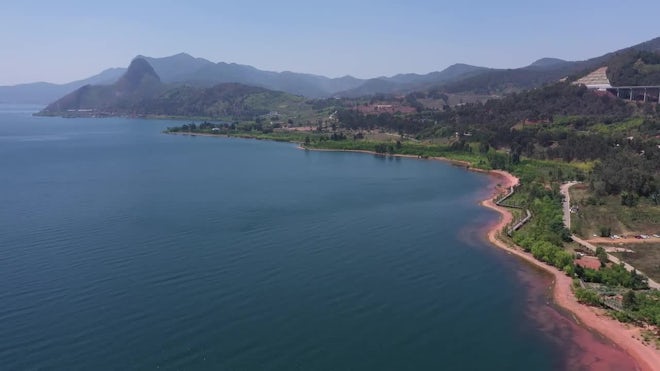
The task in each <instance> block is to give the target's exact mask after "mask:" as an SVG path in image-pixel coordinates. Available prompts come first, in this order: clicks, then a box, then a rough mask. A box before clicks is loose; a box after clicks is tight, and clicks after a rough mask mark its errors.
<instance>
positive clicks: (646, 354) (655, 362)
mask: <svg viewBox="0 0 660 371" xmlns="http://www.w3.org/2000/svg"><path fill="white" fill-rule="evenodd" d="M491 174H494V175H495V176H496V177H497V182H498V183H499V184H500V187H502V188H503V189H508V188H509V187H511V186H513V185H515V184H517V183H518V178H516V177H514V176H513V175H511V174H509V173H507V172H504V171H499V170H495V171H492V172H491ZM496 192H497V190H496ZM492 196H493V195H490V196H489V197H488V198H487V199H486V200H484V201H483V202H482V205H483V206H485V207H488V208H490V209H493V210H496V211H497V212H499V213H500V215H501V218H500V220H499V222H498V223H497V224H495V225H493V226H491V228H490V229H489V230H488V240H489V241H490V242H491V243H492V244H494V245H495V246H497V247H500V248H502V249H504V250H506V251H507V252H508V253H510V254H514V255H516V256H518V257H519V258H521V259H523V260H525V261H527V262H529V263H531V264H533V265H535V266H537V267H539V268H541V269H543V270H545V271H547V272H549V273H551V274H552V275H553V276H554V287H553V299H554V301H555V303H556V304H557V305H559V306H560V307H561V308H563V309H566V310H568V311H569V312H571V315H572V316H573V318H574V319H575V321H576V322H577V323H579V324H581V325H583V326H586V327H587V328H590V329H592V330H595V331H596V332H598V333H600V334H602V335H603V336H605V337H606V338H607V339H609V340H611V341H612V342H613V343H614V344H616V345H618V346H619V347H621V349H623V350H624V351H625V352H626V353H628V354H629V355H630V356H631V357H633V358H634V360H635V361H636V362H637V364H638V367H639V369H641V370H660V351H658V350H656V349H653V348H652V347H651V346H647V345H644V344H643V343H642V342H641V341H640V340H638V339H639V329H637V328H634V327H632V326H627V325H625V324H622V323H620V322H618V321H616V320H614V319H611V318H610V317H608V316H607V315H606V314H605V313H604V312H603V311H602V310H599V309H597V308H593V307H589V306H586V305H582V304H580V303H578V302H577V300H576V299H575V296H574V295H573V293H572V291H571V284H572V279H571V278H570V277H568V276H566V275H565V274H564V273H563V272H561V271H559V270H558V269H556V268H554V267H552V266H549V265H547V264H545V263H542V262H540V261H538V260H536V259H534V257H532V256H531V255H530V254H527V253H525V252H523V251H522V250H521V249H514V248H510V247H509V246H507V245H506V244H505V243H504V242H502V241H501V240H500V239H499V238H498V235H499V234H500V233H501V231H502V230H503V228H504V227H505V226H506V225H507V224H509V223H510V222H511V220H512V219H513V216H512V214H511V213H510V212H509V211H508V210H507V209H506V208H502V207H499V206H497V205H495V203H494V202H493V199H492ZM601 350H602V351H606V349H601ZM584 356H585V357H589V358H593V359H592V360H591V361H590V362H589V364H590V366H589V368H590V369H592V370H602V369H609V367H608V364H607V356H606V355H602V356H600V355H597V354H589V353H587V354H585V355H584Z"/></svg>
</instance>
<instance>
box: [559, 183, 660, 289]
mask: <svg viewBox="0 0 660 371" xmlns="http://www.w3.org/2000/svg"><path fill="white" fill-rule="evenodd" d="M577 183H578V182H568V183H564V184H562V185H561V187H560V192H561V194H562V195H563V196H564V205H563V206H564V207H563V208H564V225H565V226H566V228H568V229H569V230H570V229H571V194H570V192H569V189H570V188H571V186H573V185H574V184H577ZM571 238H572V239H573V241H575V242H577V243H579V244H580V245H582V246H584V247H586V248H588V249H590V250H591V251H593V252H596V246H595V245H592V244H591V243H589V242H587V241H585V240H583V239H581V238H580V237H578V236H576V235H574V234H571ZM607 258H608V259H609V260H610V261H611V262H612V263H614V264H619V263H621V260H619V258H617V257H616V256H614V255H610V254H607ZM623 266H624V267H626V269H627V270H628V271H632V270H637V271H639V270H638V269H635V267H633V266H632V265H630V264H628V263H626V262H623ZM647 278H648V277H647ZM649 287H650V288H652V289H656V290H660V284H659V283H657V282H655V281H653V280H652V279H650V278H649Z"/></svg>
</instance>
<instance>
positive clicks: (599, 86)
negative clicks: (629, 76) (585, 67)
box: [574, 67, 612, 91]
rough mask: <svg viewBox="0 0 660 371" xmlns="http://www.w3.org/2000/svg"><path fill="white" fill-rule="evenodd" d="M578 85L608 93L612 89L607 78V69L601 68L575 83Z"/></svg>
mask: <svg viewBox="0 0 660 371" xmlns="http://www.w3.org/2000/svg"><path fill="white" fill-rule="evenodd" d="M574 84H576V85H584V86H586V87H587V89H591V90H599V91H606V90H607V89H611V88H612V85H611V84H610V79H608V78H607V67H601V68H599V69H597V70H595V71H594V72H592V73H590V74H588V75H587V76H585V77H583V78H581V79H579V80H577V81H576V82H574Z"/></svg>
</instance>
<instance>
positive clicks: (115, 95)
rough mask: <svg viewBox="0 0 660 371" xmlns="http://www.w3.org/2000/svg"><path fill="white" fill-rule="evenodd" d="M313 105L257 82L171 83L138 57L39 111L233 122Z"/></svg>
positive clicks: (293, 113) (301, 111)
mask: <svg viewBox="0 0 660 371" xmlns="http://www.w3.org/2000/svg"><path fill="white" fill-rule="evenodd" d="M170 71H172V72H174V71H176V70H175V69H171V70H170ZM310 110H311V106H310V105H309V104H308V103H307V100H306V99H305V98H304V97H302V96H299V95H292V94H288V93H285V92H281V91H274V90H269V89H265V88H261V87H256V86H249V85H244V84H238V83H228V82H225V83H219V84H216V85H213V86H210V87H206V86H196V85H191V84H181V83H165V82H163V81H162V80H161V78H160V76H159V75H158V74H157V73H156V71H155V69H154V68H153V67H152V66H151V64H150V63H149V62H148V61H147V58H144V57H137V58H135V59H133V61H132V62H131V64H130V65H129V67H128V69H127V70H126V72H124V74H123V75H122V76H121V77H120V78H119V79H118V80H117V81H116V82H114V83H112V84H108V85H85V86H83V87H80V88H78V89H77V90H75V91H73V92H71V93H69V94H67V95H65V96H64V97H62V98H60V99H58V100H56V101H55V102H53V103H51V104H49V105H48V106H47V107H46V108H45V109H43V110H42V111H41V112H40V113H39V114H40V115H62V116H116V115H131V116H146V115H154V116H169V117H205V118H206V117H213V118H215V119H221V120H227V121H229V120H232V121H233V120H243V119H245V120H249V119H253V118H254V117H256V116H263V115H266V114H268V113H271V112H276V111H277V112H282V113H285V114H287V115H288V116H291V117H297V118H300V117H302V115H303V114H304V113H305V112H307V111H310ZM273 115H277V114H273Z"/></svg>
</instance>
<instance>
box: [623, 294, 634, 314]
mask: <svg viewBox="0 0 660 371" xmlns="http://www.w3.org/2000/svg"><path fill="white" fill-rule="evenodd" d="M622 304H623V308H624V309H628V310H635V309H636V307H637V296H636V295H635V292H634V291H633V290H628V291H627V292H626V293H625V294H623V301H622Z"/></svg>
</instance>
